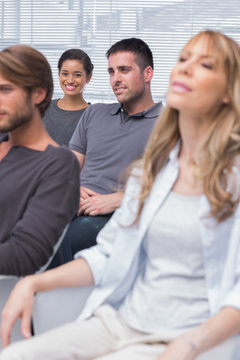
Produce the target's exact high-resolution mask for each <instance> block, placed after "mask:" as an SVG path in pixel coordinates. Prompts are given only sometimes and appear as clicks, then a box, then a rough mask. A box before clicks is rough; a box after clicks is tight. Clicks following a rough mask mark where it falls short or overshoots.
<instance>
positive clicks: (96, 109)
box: [84, 102, 120, 117]
mask: <svg viewBox="0 0 240 360" xmlns="http://www.w3.org/2000/svg"><path fill="white" fill-rule="evenodd" d="M119 108H120V104H119V103H117V102H116V103H95V104H92V105H91V106H89V107H88V108H87V109H86V111H85V112H84V117H89V116H91V117H94V116H95V115H97V116H98V117H99V116H101V117H102V116H105V115H106V114H109V115H114V114H116V113H117V112H118V110H119Z"/></svg>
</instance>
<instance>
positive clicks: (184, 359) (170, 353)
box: [158, 338, 197, 360]
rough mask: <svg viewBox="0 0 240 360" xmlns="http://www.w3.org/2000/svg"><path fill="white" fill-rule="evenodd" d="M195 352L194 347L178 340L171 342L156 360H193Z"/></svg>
mask: <svg viewBox="0 0 240 360" xmlns="http://www.w3.org/2000/svg"><path fill="white" fill-rule="evenodd" d="M196 356H197V350H196V349H195V347H194V345H193V344H191V343H189V342H187V341H185V340H183V339H182V338H178V339H176V340H175V341H173V342H171V343H170V344H169V345H168V346H167V347H166V350H165V351H164V353H163V354H162V355H161V356H160V357H159V358H158V360H194V359H195V357H196Z"/></svg>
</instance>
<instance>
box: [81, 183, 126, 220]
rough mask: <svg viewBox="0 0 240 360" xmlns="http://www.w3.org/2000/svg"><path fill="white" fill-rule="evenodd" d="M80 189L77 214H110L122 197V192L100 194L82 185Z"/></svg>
mask: <svg viewBox="0 0 240 360" xmlns="http://www.w3.org/2000/svg"><path fill="white" fill-rule="evenodd" d="M80 191H81V194H80V206H79V210H78V216H80V215H90V216H96V215H104V214H110V213H112V212H113V211H114V210H116V209H117V208H118V207H119V206H120V205H121V201H122V198H123V193H122V192H117V193H113V194H106V195H101V194H98V193H95V192H94V191H92V190H90V189H87V188H83V189H82V187H81V189H80Z"/></svg>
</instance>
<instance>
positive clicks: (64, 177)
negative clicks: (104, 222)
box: [0, 45, 79, 276]
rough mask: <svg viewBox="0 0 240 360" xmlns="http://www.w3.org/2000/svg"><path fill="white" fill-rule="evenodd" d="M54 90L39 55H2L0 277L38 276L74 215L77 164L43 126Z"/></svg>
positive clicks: (21, 49)
mask: <svg viewBox="0 0 240 360" xmlns="http://www.w3.org/2000/svg"><path fill="white" fill-rule="evenodd" d="M52 90H53V80H52V73H51V69H50V66H49V64H48V62H47V60H46V59H45V57H44V56H43V55H42V54H41V53H40V52H38V51H37V50H35V49H33V48H31V47H30V46H23V45H16V46H12V47H9V48H6V49H4V50H2V51H0V132H2V134H1V138H0V189H1V190H0V274H5V275H17V276H23V275H28V274H32V273H34V272H36V271H38V270H40V269H41V267H42V266H43V265H45V264H46V263H47V261H48V260H49V258H50V257H51V255H52V254H53V249H54V246H55V244H56V243H57V241H58V239H59V236H60V235H61V233H62V232H63V230H64V228H65V227H66V225H67V224H68V223H69V222H70V220H71V219H72V218H73V216H74V214H75V213H76V211H77V209H78V204H79V164H78V161H77V159H76V157H75V156H74V155H73V154H72V152H71V151H70V150H69V149H67V148H66V147H60V146H58V144H57V143H56V142H55V141H53V139H52V138H51V137H50V136H49V135H48V133H47V131H46V129H45V127H44V125H43V121H42V117H43V115H44V113H45V110H46V109H47V107H48V106H49V104H50V101H51V97H52ZM3 133H5V135H3Z"/></svg>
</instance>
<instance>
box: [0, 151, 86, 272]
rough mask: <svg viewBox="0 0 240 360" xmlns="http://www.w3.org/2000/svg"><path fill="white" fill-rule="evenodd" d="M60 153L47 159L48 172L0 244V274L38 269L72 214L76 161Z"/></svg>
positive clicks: (76, 183) (76, 196)
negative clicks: (21, 214) (53, 158)
mask: <svg viewBox="0 0 240 360" xmlns="http://www.w3.org/2000/svg"><path fill="white" fill-rule="evenodd" d="M66 151H67V153H68V155H66V156H65V154H66ZM60 155H61V161H58V162H57V161H53V162H51V166H49V168H50V170H49V172H48V173H47V174H45V175H44V176H43V177H42V178H41V179H40V182H39V185H38V186H37V188H36V189H35V192H34V193H33V194H32V196H31V198H30V199H29V201H28V203H27V207H26V209H25V211H24V213H23V216H22V217H21V218H20V219H19V220H18V222H17V223H16V224H15V226H14V227H13V228H12V231H11V234H10V236H9V238H8V239H7V241H5V242H4V243H2V244H1V245H0V274H6V275H17V276H23V275H28V274H31V273H34V272H36V271H37V270H39V269H40V268H41V266H43V265H44V264H45V263H46V262H47V260H48V259H49V257H50V256H51V255H52V252H53V247H54V245H55V243H56V242H57V241H58V239H59V236H60V235H61V234H62V231H63V230H64V228H65V227H66V225H67V224H68V223H69V222H70V221H71V219H72V218H73V216H74V214H75V213H76V211H77V208H78V202H79V165H78V161H77V159H76V158H75V156H74V155H73V154H72V153H71V152H70V151H69V150H67V149H65V151H64V152H62V153H60ZM58 157H59V156H58Z"/></svg>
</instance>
